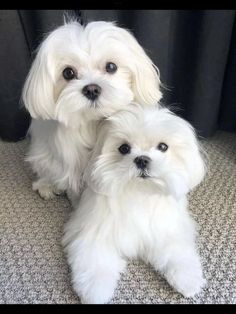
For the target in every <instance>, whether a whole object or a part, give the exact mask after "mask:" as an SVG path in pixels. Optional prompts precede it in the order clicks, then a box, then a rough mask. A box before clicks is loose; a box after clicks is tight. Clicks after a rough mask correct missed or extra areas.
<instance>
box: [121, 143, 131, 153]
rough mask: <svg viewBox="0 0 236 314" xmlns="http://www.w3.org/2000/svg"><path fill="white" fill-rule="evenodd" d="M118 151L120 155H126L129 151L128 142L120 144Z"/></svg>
mask: <svg viewBox="0 0 236 314" xmlns="http://www.w3.org/2000/svg"><path fill="white" fill-rule="evenodd" d="M118 150H119V152H120V153H121V154H122V155H126V154H129V153H130V151H131V147H130V146H129V144H122V145H121V146H120V147H119V148H118Z"/></svg>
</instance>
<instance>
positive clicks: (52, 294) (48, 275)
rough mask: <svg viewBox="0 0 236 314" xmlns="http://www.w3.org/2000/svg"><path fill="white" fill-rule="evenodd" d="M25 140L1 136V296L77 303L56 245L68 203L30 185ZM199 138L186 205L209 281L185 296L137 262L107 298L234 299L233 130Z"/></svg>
mask: <svg viewBox="0 0 236 314" xmlns="http://www.w3.org/2000/svg"><path fill="white" fill-rule="evenodd" d="M27 145H28V142H27V141H26V140H24V141H22V142H18V143H3V142H1V141H0V303H79V299H78V298H77V296H76V295H75V294H74V293H73V291H72V288H71V285H70V273H69V269H68V266H67V264H66V260H65V257H64V255H63V251H62V247H61V244H60V241H61V235H62V228H63V224H64V222H65V221H66V220H67V219H68V215H69V212H70V211H71V208H70V206H69V203H68V201H67V199H66V198H64V197H62V196H61V197H57V198H56V199H55V200H52V201H44V200H42V199H41V198H40V197H39V196H38V195H37V194H36V193H35V192H33V191H32V190H31V181H32V178H33V175H32V173H31V171H30V169H29V167H28V165H27V164H25V163H24V161H23V158H24V154H25V151H26V148H27ZM203 145H204V147H205V149H206V150H207V152H208V156H209V160H210V161H209V167H210V168H209V172H208V176H207V178H206V179H205V181H204V182H203V183H202V184H201V186H199V187H198V188H197V189H196V190H195V191H194V193H192V195H191V197H190V209H191V211H192V212H193V215H194V217H195V219H196V220H197V221H198V223H199V226H200V230H199V232H200V235H199V249H200V253H201V257H202V264H203V268H204V274H205V277H206V278H207V281H208V286H207V287H206V288H205V289H204V290H203V291H202V293H201V294H200V295H199V296H197V297H196V298H195V299H185V298H183V297H182V296H181V295H179V294H178V293H176V292H175V291H173V290H172V288H171V287H170V286H169V285H168V284H167V283H166V281H165V280H164V279H162V278H161V276H160V275H159V274H157V273H155V272H154V271H153V270H152V269H151V268H150V267H149V266H146V265H144V264H143V263H141V262H135V263H130V264H129V267H128V270H127V272H126V273H124V274H123V275H122V278H121V280H120V282H119V285H118V288H117V290H116V294H115V296H114V299H113V300H112V302H111V303H236V134H230V133H225V132H218V133H217V134H216V135H215V136H214V137H212V138H211V139H208V140H207V141H204V143H203Z"/></svg>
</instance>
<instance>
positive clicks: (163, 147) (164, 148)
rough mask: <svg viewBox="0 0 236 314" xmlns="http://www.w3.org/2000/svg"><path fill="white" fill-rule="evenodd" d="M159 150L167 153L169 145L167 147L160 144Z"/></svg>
mask: <svg viewBox="0 0 236 314" xmlns="http://www.w3.org/2000/svg"><path fill="white" fill-rule="evenodd" d="M157 149H159V150H160V151H161V152H163V153H164V152H166V151H167V149H168V145H166V144H165V143H160V144H158V146H157Z"/></svg>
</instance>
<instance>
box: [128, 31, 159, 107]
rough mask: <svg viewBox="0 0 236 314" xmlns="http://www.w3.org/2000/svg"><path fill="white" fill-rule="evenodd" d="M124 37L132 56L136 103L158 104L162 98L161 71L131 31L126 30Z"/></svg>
mask: <svg viewBox="0 0 236 314" xmlns="http://www.w3.org/2000/svg"><path fill="white" fill-rule="evenodd" d="M123 35H124V36H125V37H126V39H127V40H126V42H127V46H128V47H129V49H130V52H131V55H132V63H133V66H132V72H133V92H134V94H135V99H134V101H137V102H139V103H141V104H146V105H153V104H156V103H158V102H159V101H160V99H161V98H162V92H161V90H160V87H161V85H162V84H161V81H160V73H159V70H158V68H157V67H156V66H155V65H154V64H153V62H152V60H151V59H150V58H149V57H148V55H147V54H146V52H145V51H144V49H143V48H142V47H141V46H140V44H139V43H138V41H137V40H136V39H135V38H134V37H133V35H132V34H131V33H129V31H126V30H124V32H123Z"/></svg>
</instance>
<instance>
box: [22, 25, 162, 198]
mask: <svg viewBox="0 0 236 314" xmlns="http://www.w3.org/2000/svg"><path fill="white" fill-rule="evenodd" d="M106 62H113V63H116V64H117V66H118V71H117V72H116V73H114V74H109V73H106V71H105V65H106ZM68 66H70V67H72V68H73V69H74V70H75V71H76V72H77V79H74V80H71V81H66V80H65V79H64V78H63V76H62V72H63V70H64V69H65V68H66V67H68ZM87 84H98V85H99V86H100V87H101V88H102V93H101V95H100V96H99V98H98V100H97V101H96V103H93V102H91V101H89V100H88V99H87V98H86V97H85V96H83V95H82V93H81V91H82V88H83V87H84V86H85V85H87ZM160 98H161V92H160V80H159V73H158V69H157V68H156V67H155V66H154V65H153V64H152V62H151V60H150V58H149V57H148V56H147V55H146V53H145V52H144V50H143V49H142V47H141V46H140V45H139V44H138V42H137V41H136V39H135V38H134V37H133V36H132V35H131V34H130V33H129V32H128V31H127V30H125V29H122V28H120V27H117V26H116V25H115V24H114V23H111V22H91V23H89V24H88V25H87V26H85V27H83V26H81V25H80V24H79V23H77V22H76V21H70V22H68V23H65V25H63V26H61V27H59V28H57V29H56V30H54V31H53V32H52V33H50V34H49V35H48V36H47V37H46V38H45V40H44V41H43V42H42V44H41V45H40V47H39V49H38V52H37V55H36V58H35V60H34V62H33V64H32V67H31V69H30V72H29V75H28V77H27V80H26V82H25V86H24V89H23V94H22V99H23V102H24V104H25V107H26V108H27V109H28V111H29V112H30V114H31V116H32V118H33V120H32V124H31V127H30V134H31V146H30V150H29V154H28V158H27V160H28V161H29V162H31V164H32V168H33V170H34V171H35V172H36V173H37V175H38V180H37V181H36V182H34V184H33V189H35V190H38V191H39V193H40V195H41V196H42V197H44V198H46V199H47V198H51V197H52V196H53V195H54V192H55V193H59V192H60V191H61V190H67V189H69V190H72V191H74V192H75V193H77V194H78V192H79V190H80V182H81V180H80V177H81V173H82V171H83V169H84V167H85V165H86V163H87V160H88V158H89V153H90V150H91V148H92V147H93V144H94V141H95V138H96V123H97V121H99V120H100V119H102V118H103V117H107V116H110V115H111V114H113V113H114V112H116V111H118V110H120V109H121V108H124V107H126V106H127V105H128V104H129V103H130V101H132V100H134V101H139V102H141V103H142V104H143V105H144V106H149V105H150V104H152V103H154V102H156V101H159V100H160Z"/></svg>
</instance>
